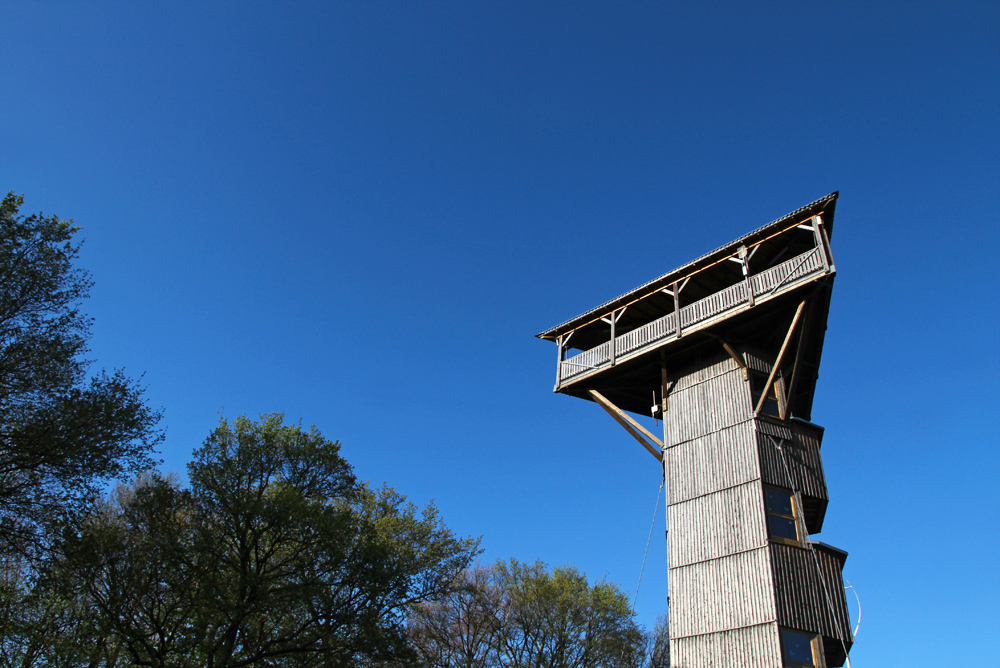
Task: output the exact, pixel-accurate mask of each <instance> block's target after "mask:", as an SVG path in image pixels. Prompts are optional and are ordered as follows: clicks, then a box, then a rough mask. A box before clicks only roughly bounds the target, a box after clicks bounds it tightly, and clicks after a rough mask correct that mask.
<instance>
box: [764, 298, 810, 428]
mask: <svg viewBox="0 0 1000 668" xmlns="http://www.w3.org/2000/svg"><path fill="white" fill-rule="evenodd" d="M805 307H806V300H804V299H803V300H802V303H800V304H799V307H798V308H797V309H795V317H794V318H792V324H791V325H789V326H788V333H787V334H785V340H784V342H783V343H782V344H781V350H780V351H778V358H777V359H776V360H774V366H772V367H771V374H770V375H769V376H768V377H767V382H766V383H765V384H764V390H763V391H762V392H761V393H760V401H758V402H757V408H755V409H754V412H755V413H760V409H762V408H763V407H764V402H765V401H767V393H768V392H770V391H771V385H772V384H773V383H774V378H775V376H777V375H778V368H779V367H780V366H781V362H782V360H783V359H784V357H785V352H786V351H787V350H788V343H789V342H790V341H791V340H792V334H794V333H795V326H796V325H798V324H799V318H801V317H802V310H803V309H804V308H805Z"/></svg>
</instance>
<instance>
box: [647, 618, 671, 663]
mask: <svg viewBox="0 0 1000 668" xmlns="http://www.w3.org/2000/svg"><path fill="white" fill-rule="evenodd" d="M648 643H649V645H648V649H647V651H648V652H649V660H648V661H647V662H646V668H670V627H669V626H668V625H667V618H666V616H665V615H664V616H662V617H660V618H659V619H657V620H656V626H655V627H654V628H653V632H652V633H651V634H650V635H649V636H648Z"/></svg>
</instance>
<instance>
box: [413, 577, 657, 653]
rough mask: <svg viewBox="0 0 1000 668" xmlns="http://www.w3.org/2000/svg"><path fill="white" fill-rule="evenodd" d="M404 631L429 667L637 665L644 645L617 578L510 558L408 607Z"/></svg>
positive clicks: (644, 641)
mask: <svg viewBox="0 0 1000 668" xmlns="http://www.w3.org/2000/svg"><path fill="white" fill-rule="evenodd" d="M410 633H411V638H412V642H413V644H414V646H415V647H416V648H417V651H418V653H419V654H420V656H421V658H422V660H423V662H424V663H425V665H427V666H430V667H433V668H529V667H531V668H540V667H546V668H591V667H595V668H596V667H597V666H603V667H612V666H623V667H624V666H640V665H642V661H643V658H644V654H645V647H646V644H647V640H646V637H645V635H644V634H643V632H642V630H641V629H640V628H639V626H638V625H637V624H636V623H635V622H634V621H633V619H632V613H631V611H630V609H629V605H628V597H627V596H626V595H625V594H624V593H623V592H622V591H621V590H620V589H618V587H617V586H616V585H614V584H612V583H609V582H606V581H603V580H601V581H598V582H596V583H594V584H593V585H590V584H588V583H587V578H586V576H585V575H583V574H582V573H580V572H579V571H578V570H577V569H575V568H573V567H572V566H561V567H557V568H555V569H553V570H552V571H551V572H550V571H549V570H548V569H547V568H546V567H545V564H543V563H541V562H535V563H534V564H525V563H521V562H518V561H516V560H511V561H509V562H503V561H498V562H496V563H495V564H494V565H493V566H491V567H489V568H482V567H477V568H474V569H472V570H470V571H467V572H466V573H465V576H464V578H463V580H462V583H461V586H460V587H458V588H456V589H455V590H454V591H453V592H452V593H451V594H450V595H449V596H448V597H447V598H446V599H444V600H442V601H439V602H432V603H425V604H421V605H419V606H417V607H416V608H415V609H414V611H413V615H412V618H411V622H410Z"/></svg>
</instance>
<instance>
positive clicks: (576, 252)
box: [0, 0, 1000, 668]
mask: <svg viewBox="0 0 1000 668" xmlns="http://www.w3.org/2000/svg"><path fill="white" fill-rule="evenodd" d="M0 15H2V17H3V35H2V37H0V96H2V97H0V188H2V190H3V191H4V192H7V191H9V190H14V191H17V192H19V193H21V192H23V193H24V194H25V198H26V211H29V212H30V211H39V210H42V211H45V212H46V213H56V214H59V215H60V216H63V217H72V218H75V220H76V222H77V224H79V225H81V226H82V227H83V230H84V232H83V234H84V236H85V237H86V246H85V248H84V251H83V257H82V264H83V265H84V266H86V267H87V268H88V269H90V270H91V271H92V273H93V275H94V278H95V280H96V287H95V288H94V290H93V297H92V299H91V300H90V301H89V303H88V305H87V309H88V310H89V312H90V313H91V314H92V315H93V316H94V317H95V318H96V326H95V336H94V341H93V357H94V358H95V359H96V360H98V366H106V367H109V368H111V367H124V368H125V369H126V370H127V371H128V372H129V373H130V374H133V375H138V374H142V373H145V382H146V383H147V384H148V386H149V397H150V399H151V401H152V403H153V404H154V405H155V406H160V407H162V408H163V410H164V413H165V425H166V427H167V429H168V438H167V441H166V444H165V446H164V449H163V453H162V457H163V459H164V460H165V463H164V468H166V469H168V470H178V471H180V470H183V468H184V465H185V463H186V462H187V460H188V458H189V456H190V453H191V450H192V449H193V448H194V447H196V446H197V445H198V444H199V443H200V442H201V441H202V440H203V439H204V437H205V436H206V435H207V434H208V432H209V431H210V430H211V429H212V427H213V426H214V425H215V424H216V423H217V420H218V414H219V413H220V411H221V412H223V413H224V414H225V415H227V416H230V417H231V416H236V415H238V414H241V413H246V414H250V415H257V414H259V413H262V412H270V411H285V412H286V414H287V415H288V417H289V418H290V419H293V420H299V419H301V420H302V421H303V422H304V423H306V424H316V425H317V426H319V427H320V428H321V429H322V430H323V431H324V433H325V434H326V435H328V436H330V437H331V438H336V439H339V440H340V441H341V442H342V443H343V444H344V453H345V455H346V456H347V457H348V458H349V459H350V461H351V462H352V463H353V464H354V466H355V467H356V470H357V473H358V474H359V476H361V477H362V478H366V479H370V480H372V481H374V482H376V483H378V482H381V481H387V482H388V483H389V484H391V485H393V486H395V487H397V488H398V489H399V490H400V491H402V492H404V493H405V494H407V495H409V496H410V497H411V498H412V499H413V500H415V501H417V502H419V503H424V502H426V501H427V500H428V499H431V498H434V499H436V500H437V504H438V506H439V507H440V509H441V511H442V513H443V516H444V518H445V520H446V522H447V523H448V524H449V525H450V526H451V527H452V528H453V529H455V530H456V531H457V532H459V533H462V534H476V535H478V534H482V535H483V547H484V549H485V554H484V557H483V558H484V559H487V560H491V559H494V558H497V557H516V558H518V559H522V560H534V559H536V558H540V559H543V560H545V561H546V562H549V563H550V564H561V563H572V564H575V565H577V566H579V567H580V568H582V569H584V570H586V572H587V573H588V574H589V575H590V576H592V577H599V576H601V575H605V574H606V575H607V576H608V577H609V578H610V579H612V580H615V581H617V582H619V583H620V584H621V585H622V586H623V588H624V589H626V590H628V591H629V592H631V591H632V590H633V589H634V588H635V584H636V579H637V577H638V571H639V566H640V564H641V561H642V555H643V547H644V545H645V541H646V535H647V531H648V528H649V524H650V520H651V516H652V511H653V507H654V502H655V499H656V492H657V486H658V483H659V470H658V468H657V466H656V464H655V462H653V460H652V459H651V458H650V457H649V455H648V454H647V453H645V452H644V451H642V450H641V449H640V448H639V447H638V446H637V445H636V444H635V443H634V442H632V441H631V439H630V438H629V437H628V436H627V435H626V434H625V433H624V432H623V431H621V429H620V428H619V427H618V426H617V425H616V424H614V423H613V422H612V421H611V420H610V419H609V418H608V416H607V415H605V414H604V412H603V411H601V410H600V409H599V408H598V407H597V406H595V405H593V404H590V403H589V402H583V401H579V400H575V399H571V398H568V397H564V396H561V395H553V394H552V393H551V388H552V384H553V381H554V370H555V369H554V367H555V350H554V346H553V345H552V344H550V343H546V342H542V341H539V340H537V339H535V338H533V335H534V334H536V333H537V332H539V331H542V330H543V329H546V328H548V327H550V326H552V325H554V324H557V323H559V322H561V321H563V320H565V319H567V318H569V317H572V316H574V315H577V314H578V313H580V312H582V311H584V310H587V309H589V308H590V307H592V306H595V305H597V304H599V303H601V302H603V301H605V300H606V299H609V298H611V297H614V296H616V295H618V294H620V293H622V292H624V291H626V290H628V289H630V288H632V287H634V286H636V285H638V284H640V283H642V282H644V281H646V280H648V279H650V278H652V277H654V276H657V275H659V274H662V273H664V272H666V271H668V270H670V269H672V268H674V267H675V266H677V265H679V264H681V263H683V262H685V261H687V260H690V259H692V258H694V257H695V256H697V255H700V254H702V253H704V252H706V251H708V250H711V249H713V248H715V247H717V246H719V245H721V244H723V243H725V242H727V241H729V240H731V239H733V238H736V237H737V236H739V235H741V234H742V233H744V232H746V231H749V230H750V229H752V228H755V227H757V226H759V225H762V224H764V223H766V222H769V221H770V220H772V219H774V218H777V217H778V216H781V215H783V214H785V213H787V212H789V211H791V210H793V209H795V208H797V207H799V206H801V205H803V204H805V203H807V202H810V201H812V200H813V199H816V198H818V197H821V196H823V195H825V194H827V193H829V192H831V191H833V190H840V192H841V199H840V202H839V204H838V207H837V220H836V229H835V233H834V237H833V248H834V254H835V257H836V261H837V268H838V278H837V284H836V287H835V289H834V293H833V303H832V308H831V313H830V321H829V330H828V332H827V339H826V349H825V353H824V356H823V365H822V369H821V377H820V381H819V384H818V393H817V397H816V401H815V406H814V411H813V419H814V420H815V421H816V422H817V423H819V424H821V425H824V426H825V427H826V428H827V431H826V438H825V442H824V444H823V457H824V463H825V467H826V475H827V480H828V484H829V491H830V497H831V501H830V506H829V511H828V513H827V516H826V523H825V526H824V532H823V533H822V534H821V535H820V536H819V538H820V539H821V540H823V541H825V542H828V543H831V544H833V545H836V546H839V547H842V548H844V549H845V550H847V551H848V552H850V558H849V559H848V561H847V566H846V572H845V575H846V576H847V577H848V578H849V579H850V580H851V582H853V583H854V585H855V586H856V587H857V590H858V592H859V593H860V595H861V598H862V605H863V619H862V625H861V629H860V633H859V635H858V639H857V640H858V641H857V644H856V645H855V650H854V651H853V652H852V658H853V661H854V665H855V667H856V668H863V667H864V666H887V665H894V666H943V665H960V664H969V665H972V664H975V665H979V664H980V663H981V657H982V654H981V651H982V648H983V647H987V646H989V645H991V644H994V643H995V642H996V640H997V633H998V631H997V629H998V628H1000V613H998V603H997V601H998V600H1000V575H998V572H1000V568H998V566H1000V561H998V556H997V555H998V554H1000V540H998V530H1000V512H998V491H1000V473H998V472H1000V455H998V450H1000V439H998V437H997V428H996V425H997V419H998V417H1000V397H998V394H1000V393H998V374H1000V335H998V324H1000V322H998V315H997V297H996V291H997V289H998V288H1000V280H998V272H997V270H998V269H1000V266H998V264H1000V263H998V260H997V253H998V248H1000V233H998V229H1000V226H998V222H997V221H998V214H997V207H996V204H995V203H996V200H997V195H998V194H1000V193H998V191H1000V141H998V139H1000V114H998V112H1000V4H998V3H996V2H978V3H973V2H936V3H926V2H899V3H886V2H883V3H878V2H854V3H827V2H822V3H820V2H770V3H749V2H747V3H740V2H735V1H734V2H723V3H710V2H697V3H694V2H692V3H684V4H682V3H583V2H566V3H546V2H524V3H512V2H479V3H458V2H453V3H435V2H406V3H404V2H398V3H377V2H364V3H347V2H340V3H332V2H320V3H306V2H299V3H277V2H273V3H261V2H249V3H244V2H240V3H237V2H207V3H206V2H195V3H183V2H145V3H135V2H119V3H102V2H80V3H77V2H58V3H47V2H15V1H12V0H3V2H2V4H0ZM665 559H666V557H665V548H664V541H663V512H662V508H661V509H660V513H659V516H658V519H657V528H656V531H655V534H654V540H653V547H652V548H651V551H650V557H649V563H648V564H647V568H646V575H645V578H644V580H643V585H642V590H641V592H640V596H639V604H638V611H639V615H640V620H641V621H642V622H644V623H646V624H651V623H652V621H653V620H654V619H655V617H656V615H657V614H659V613H661V612H662V611H663V609H664V607H665V602H666V573H665V571H666V567H665Z"/></svg>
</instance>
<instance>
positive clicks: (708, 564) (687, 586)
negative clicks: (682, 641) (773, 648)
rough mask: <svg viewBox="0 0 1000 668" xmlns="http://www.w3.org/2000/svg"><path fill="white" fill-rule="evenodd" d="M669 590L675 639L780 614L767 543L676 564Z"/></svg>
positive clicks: (734, 626)
mask: <svg viewBox="0 0 1000 668" xmlns="http://www.w3.org/2000/svg"><path fill="white" fill-rule="evenodd" d="M669 589H670V610H671V613H670V633H671V636H672V637H674V638H684V637H686V636H692V635H703V634H705V633H716V632H719V631H729V630H731V629H738V628H743V627H745V626H754V625H757V624H764V623H766V622H773V621H775V620H776V619H777V612H776V610H775V601H774V583H773V580H772V575H771V564H770V556H769V550H768V548H766V547H762V548H760V549H757V550H750V551H749V552H740V553H738V554H733V555H730V556H728V557H722V558H721V559H711V560H709V561H702V562H699V563H697V564H691V565H690V566H682V567H680V568H671V569H670V582H669Z"/></svg>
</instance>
